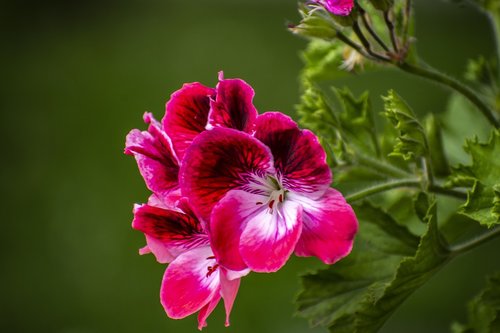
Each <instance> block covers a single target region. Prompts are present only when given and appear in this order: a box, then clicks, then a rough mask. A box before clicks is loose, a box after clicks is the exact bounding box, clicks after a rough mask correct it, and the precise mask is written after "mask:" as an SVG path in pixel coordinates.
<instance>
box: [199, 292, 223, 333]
mask: <svg viewBox="0 0 500 333" xmlns="http://www.w3.org/2000/svg"><path fill="white" fill-rule="evenodd" d="M220 299H221V295H220V294H219V295H215V296H214V298H212V299H211V300H210V302H208V304H207V305H205V306H204V307H203V308H202V309H201V310H200V312H199V313H198V329H199V330H200V331H201V330H202V329H203V328H204V327H207V318H208V316H210V314H211V313H212V311H214V309H215V307H216V306H217V304H219V301H220Z"/></svg>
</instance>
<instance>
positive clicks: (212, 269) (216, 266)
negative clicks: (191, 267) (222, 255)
mask: <svg viewBox="0 0 500 333" xmlns="http://www.w3.org/2000/svg"><path fill="white" fill-rule="evenodd" d="M217 268H219V264H215V265H213V266H208V267H207V274H206V275H205V276H206V277H209V276H210V275H212V274H213V273H214V272H215V271H216V270H217Z"/></svg>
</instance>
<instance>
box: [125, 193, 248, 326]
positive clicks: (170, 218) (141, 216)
mask: <svg viewBox="0 0 500 333" xmlns="http://www.w3.org/2000/svg"><path fill="white" fill-rule="evenodd" d="M155 203H158V202H157V201H156V198H155V197H153V199H152V200H150V203H149V204H145V205H136V207H135V208H134V220H133V222H132V227H133V228H134V229H137V230H139V231H142V232H143V233H144V234H145V236H146V240H147V244H148V245H147V246H146V247H145V248H143V249H141V254H144V253H148V252H152V253H153V254H154V255H155V256H156V258H157V259H158V261H159V262H170V264H169V265H168V267H167V269H166V270H165V274H164V276H163V281H162V285H161V291H160V300H161V304H162V305H163V307H164V309H165V311H166V313H167V315H168V316H169V317H170V318H173V319H181V318H184V317H186V316H189V315H191V314H193V313H195V312H198V311H199V314H198V328H199V329H200V330H201V329H202V328H203V327H205V326H206V325H207V323H206V319H207V317H208V316H209V315H210V313H211V312H212V311H213V310H214V308H215V306H216V305H217V304H218V302H219V300H220V299H221V297H222V298H223V299H224V305H225V309H226V326H228V325H229V314H230V312H231V309H232V306H233V303H234V299H235V297H236V294H237V292H238V287H239V284H240V277H241V276H243V275H245V274H247V273H248V271H242V272H231V271H228V270H226V269H225V268H223V267H221V266H220V265H219V264H218V262H217V260H216V259H215V256H214V254H213V252H212V250H211V248H210V242H209V239H208V236H207V234H206V233H205V231H204V230H203V227H202V225H201V224H200V222H199V221H198V219H197V218H196V216H195V215H194V214H193V212H192V211H191V209H190V208H189V205H188V202H187V200H186V198H182V199H180V200H179V201H178V202H177V206H176V207H175V210H174V209H165V208H163V207H157V206H154V205H152V204H155Z"/></svg>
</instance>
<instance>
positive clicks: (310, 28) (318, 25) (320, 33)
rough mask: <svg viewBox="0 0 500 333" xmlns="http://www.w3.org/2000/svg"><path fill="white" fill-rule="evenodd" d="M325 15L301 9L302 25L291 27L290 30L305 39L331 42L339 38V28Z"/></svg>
mask: <svg viewBox="0 0 500 333" xmlns="http://www.w3.org/2000/svg"><path fill="white" fill-rule="evenodd" d="M325 14H326V13H324V12H323V14H322V13H321V12H318V11H314V10H310V11H308V10H307V8H306V7H304V8H302V9H301V15H302V20H301V21H300V23H299V24H298V25H291V26H289V29H290V31H292V32H293V33H295V34H298V35H301V36H304V37H308V38H320V39H324V40H331V39H333V38H335V37H336V36H337V28H336V27H335V22H333V20H332V19H331V17H330V15H325Z"/></svg>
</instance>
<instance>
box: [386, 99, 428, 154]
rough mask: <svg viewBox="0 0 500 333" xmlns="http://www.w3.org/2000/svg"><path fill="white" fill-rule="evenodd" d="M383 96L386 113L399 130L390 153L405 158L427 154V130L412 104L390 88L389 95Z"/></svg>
mask: <svg viewBox="0 0 500 333" xmlns="http://www.w3.org/2000/svg"><path fill="white" fill-rule="evenodd" d="M382 98H383V100H384V102H385V104H384V106H385V107H384V108H385V112H384V115H385V116H386V117H387V119H389V121H390V122H391V123H392V124H393V125H394V127H395V128H396V130H398V132H399V135H398V137H397V139H396V145H395V146H394V150H393V152H392V153H391V154H390V155H392V156H400V157H402V158H403V159H404V160H414V159H415V158H417V157H420V156H426V155H427V154H428V148H427V139H426V136H425V131H424V128H423V127H422V125H421V124H420V122H419V121H418V120H417V118H416V116H415V114H414V113H413V111H412V109H411V108H410V106H409V105H408V104H407V103H406V102H405V101H404V100H403V99H402V98H401V97H400V96H399V95H398V94H396V93H395V92H394V90H390V91H389V93H388V95H387V96H385V97H382Z"/></svg>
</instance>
